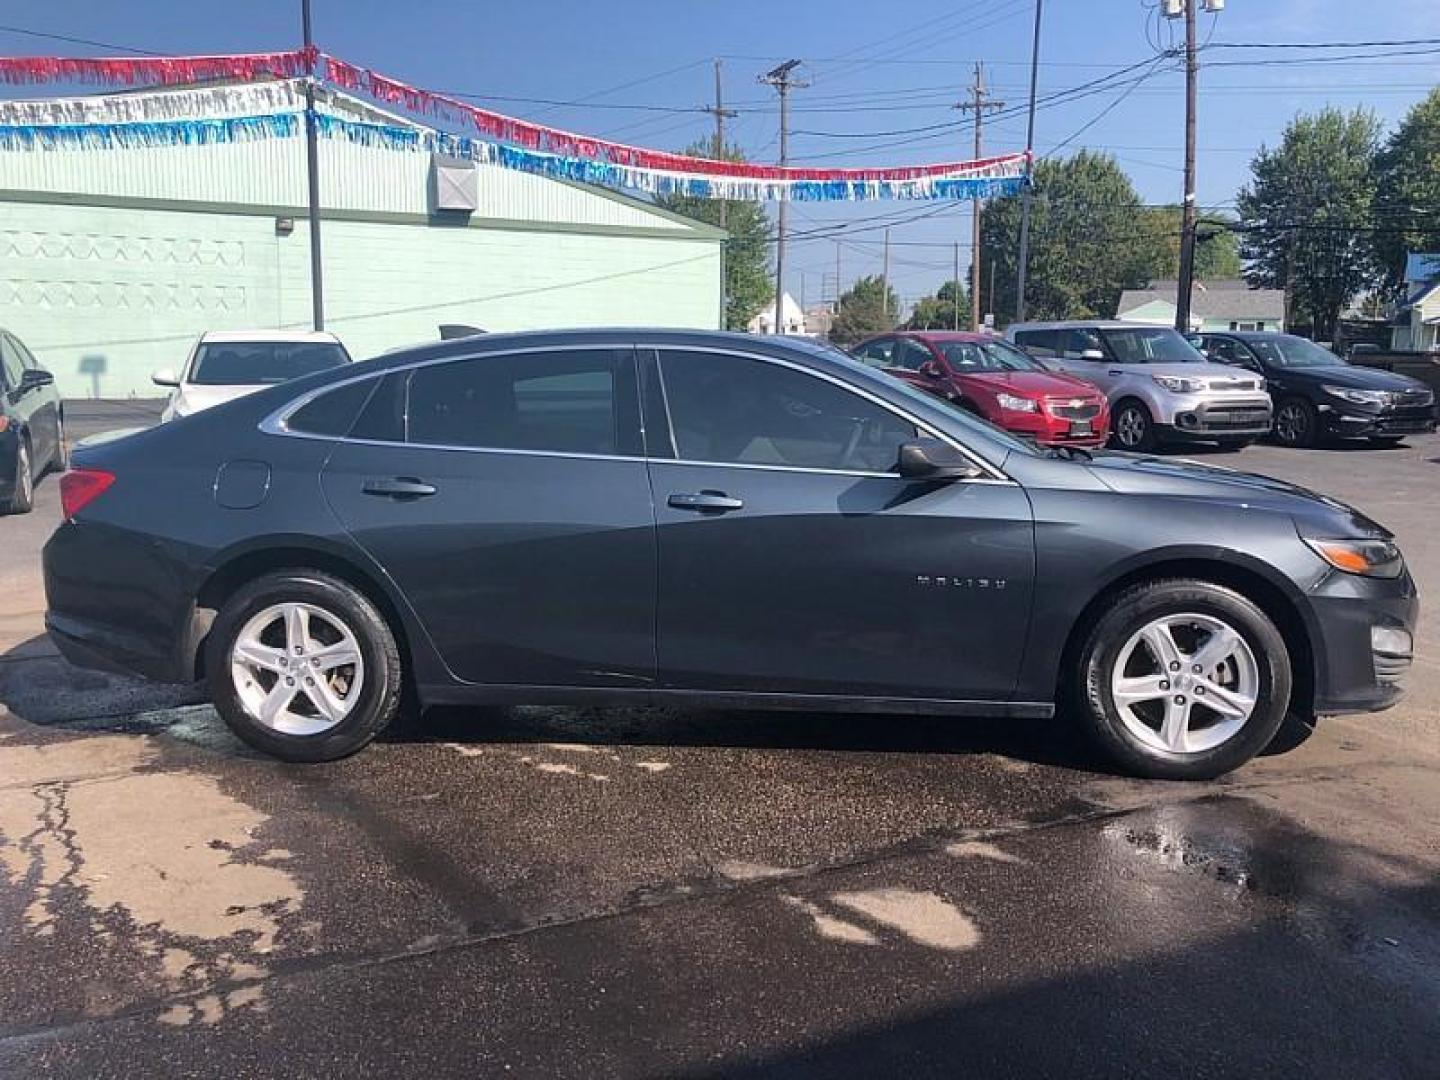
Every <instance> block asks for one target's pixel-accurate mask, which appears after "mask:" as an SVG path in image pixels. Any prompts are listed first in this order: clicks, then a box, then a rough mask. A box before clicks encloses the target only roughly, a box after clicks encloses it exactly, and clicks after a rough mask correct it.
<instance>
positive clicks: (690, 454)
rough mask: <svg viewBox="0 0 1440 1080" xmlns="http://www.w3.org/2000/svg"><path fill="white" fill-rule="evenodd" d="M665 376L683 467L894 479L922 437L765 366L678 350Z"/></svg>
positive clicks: (871, 407)
mask: <svg viewBox="0 0 1440 1080" xmlns="http://www.w3.org/2000/svg"><path fill="white" fill-rule="evenodd" d="M660 370H661V377H662V379H663V380H664V384H665V395H666V400H667V404H668V408H669V413H670V423H671V427H672V430H673V433H674V436H675V445H676V449H677V451H678V452H679V456H680V458H681V459H682V460H688V461H707V462H716V463H721V464H737V465H781V466H789V467H791V468H801V469H838V470H842V471H857V472H889V471H890V470H891V469H893V468H894V467H895V463H896V460H897V459H898V457H899V453H900V445H901V444H902V443H905V442H909V441H910V440H911V439H914V438H915V437H916V434H917V433H916V429H915V425H914V424H912V423H910V422H909V421H907V420H904V419H903V418H901V417H899V416H897V415H896V414H895V413H893V412H891V411H890V410H889V409H886V408H884V407H883V406H880V405H877V404H875V403H874V402H872V401H870V400H869V399H867V398H864V397H861V396H860V395H859V394H856V393H853V392H851V391H849V390H846V389H844V388H842V387H839V386H836V385H835V384H834V383H831V382H829V381H827V380H825V379H822V378H819V377H817V376H815V375H809V374H806V373H805V372H801V371H796V370H794V369H793V368H788V367H784V366H782V365H780V364H774V363H769V362H766V361H764V360H756V359H752V358H750V357H745V356H735V355H731V354H725V353H701V352H686V351H682V350H674V351H664V352H662V353H661V354H660Z"/></svg>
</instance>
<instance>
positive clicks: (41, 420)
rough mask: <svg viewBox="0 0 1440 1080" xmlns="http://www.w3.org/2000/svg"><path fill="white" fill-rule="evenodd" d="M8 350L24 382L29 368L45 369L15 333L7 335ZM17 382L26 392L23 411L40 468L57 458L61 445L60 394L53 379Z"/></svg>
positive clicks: (35, 369) (22, 400) (33, 369)
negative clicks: (23, 383)
mask: <svg viewBox="0 0 1440 1080" xmlns="http://www.w3.org/2000/svg"><path fill="white" fill-rule="evenodd" d="M5 351H6V352H7V353H10V354H13V355H14V356H15V357H16V359H17V360H18V361H19V364H20V376H21V380H22V381H23V380H24V378H25V372H27V371H36V372H43V371H44V369H43V368H41V367H40V365H39V363H38V362H37V361H36V360H35V357H34V355H33V354H32V353H31V352H30V350H29V349H27V348H26V347H25V344H24V342H22V341H21V340H20V339H19V338H17V337H15V336H14V335H13V334H6V335H5ZM15 385H16V386H20V388H21V390H22V391H23V392H22V394H21V405H20V411H22V412H24V413H26V423H27V424H28V425H29V428H30V443H31V449H32V452H33V454H34V460H35V464H36V466H37V467H38V466H40V465H42V464H44V463H45V462H49V461H52V460H54V457H55V453H56V450H57V448H58V447H59V445H60V395H59V394H58V393H57V392H56V390H55V383H54V381H53V380H50V381H48V382H44V383H35V384H32V385H30V386H28V387H27V386H21V384H20V383H16V384H15Z"/></svg>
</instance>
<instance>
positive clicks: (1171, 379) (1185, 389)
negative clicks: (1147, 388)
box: [1150, 375, 1207, 394]
mask: <svg viewBox="0 0 1440 1080" xmlns="http://www.w3.org/2000/svg"><path fill="white" fill-rule="evenodd" d="M1150 377H1151V378H1152V379H1154V380H1155V381H1156V382H1157V383H1159V384H1160V385H1161V386H1163V387H1164V388H1165V389H1166V390H1170V391H1173V392H1174V393H1176V394H1198V393H1200V392H1202V391H1203V390H1204V389H1205V388H1206V385H1207V384H1206V382H1205V380H1204V379H1192V378H1189V377H1188V376H1185V375H1151V376H1150Z"/></svg>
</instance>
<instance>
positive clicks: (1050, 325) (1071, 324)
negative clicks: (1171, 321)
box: [1005, 319, 1175, 333]
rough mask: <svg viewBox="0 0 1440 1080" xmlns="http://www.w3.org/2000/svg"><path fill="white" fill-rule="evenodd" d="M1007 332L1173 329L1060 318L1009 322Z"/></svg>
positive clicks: (1152, 325)
mask: <svg viewBox="0 0 1440 1080" xmlns="http://www.w3.org/2000/svg"><path fill="white" fill-rule="evenodd" d="M1005 329H1006V332H1007V333H1008V332H1009V331H1011V330H1173V329H1175V328H1174V327H1173V326H1160V325H1158V324H1156V323H1142V322H1125V321H1123V320H1121V319H1062V320H1060V321H1058V322H1021V323H1011V324H1010V325H1009V326H1007V327H1006V328H1005Z"/></svg>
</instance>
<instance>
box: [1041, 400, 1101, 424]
mask: <svg viewBox="0 0 1440 1080" xmlns="http://www.w3.org/2000/svg"><path fill="white" fill-rule="evenodd" d="M1049 404H1050V415H1051V416H1055V417H1058V418H1059V419H1061V420H1094V419H1095V417H1097V416H1099V415H1100V402H1098V401H1086V400H1084V399H1083V398H1074V399H1067V400H1065V401H1051V402H1050V403H1049Z"/></svg>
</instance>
